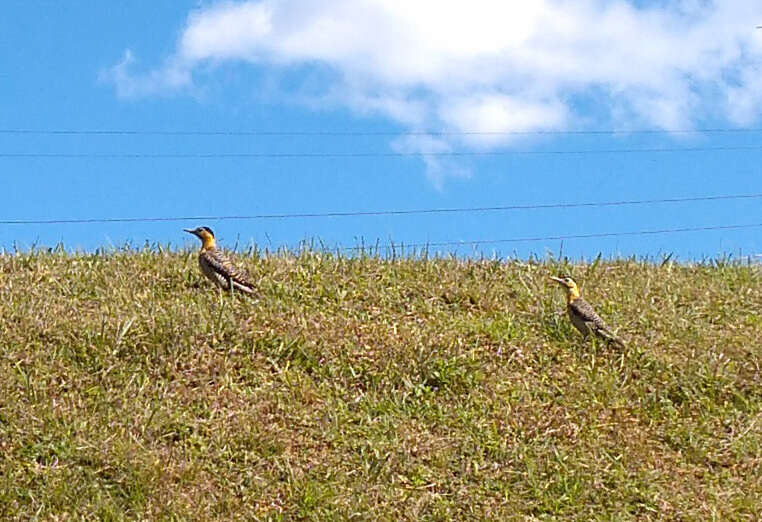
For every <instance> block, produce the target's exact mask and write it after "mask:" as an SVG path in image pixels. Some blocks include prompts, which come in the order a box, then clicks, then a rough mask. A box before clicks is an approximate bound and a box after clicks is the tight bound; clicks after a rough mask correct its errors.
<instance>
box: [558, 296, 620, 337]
mask: <svg viewBox="0 0 762 522" xmlns="http://www.w3.org/2000/svg"><path fill="white" fill-rule="evenodd" d="M569 309H570V310H571V311H572V313H574V314H575V315H576V316H577V317H579V318H580V319H582V320H583V321H584V322H585V323H586V324H587V326H588V328H590V330H592V331H593V332H595V333H596V334H597V335H598V336H600V337H602V338H604V339H608V340H609V341H614V342H616V343H618V344H621V345H622V346H624V343H622V341H621V340H620V339H619V338H617V336H616V335H614V333H613V332H612V331H611V330H610V329H609V327H608V326H606V323H604V322H603V319H601V316H599V315H598V314H597V313H595V310H593V307H592V306H590V304H589V303H588V302H587V301H585V300H584V299H575V300H574V301H572V302H571V303H569Z"/></svg>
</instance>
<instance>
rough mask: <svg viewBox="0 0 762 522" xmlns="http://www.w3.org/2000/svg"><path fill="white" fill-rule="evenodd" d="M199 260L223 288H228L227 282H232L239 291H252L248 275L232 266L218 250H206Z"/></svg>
mask: <svg viewBox="0 0 762 522" xmlns="http://www.w3.org/2000/svg"><path fill="white" fill-rule="evenodd" d="M201 259H202V262H204V263H206V264H207V266H208V267H209V268H210V269H211V270H212V271H213V272H214V274H215V277H216V278H217V280H218V281H220V283H222V284H221V286H223V287H224V288H228V285H229V282H228V281H232V282H233V285H234V286H235V287H236V288H238V289H239V290H244V291H246V290H249V291H251V290H252V289H253V288H252V287H253V285H252V284H251V279H250V278H249V275H248V274H247V273H246V272H245V271H243V270H241V269H240V268H237V267H236V266H235V265H233V263H231V262H230V260H229V259H228V258H227V256H225V254H223V253H222V252H220V251H219V250H207V251H206V252H204V253H203V254H202V258H201Z"/></svg>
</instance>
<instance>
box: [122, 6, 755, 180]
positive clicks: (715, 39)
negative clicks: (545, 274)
mask: <svg viewBox="0 0 762 522" xmlns="http://www.w3.org/2000/svg"><path fill="white" fill-rule="evenodd" d="M639 5H640V6H637V5H635V3H633V2H632V1H627V0H531V1H525V2H520V1H509V0H469V1H466V0H320V1H318V2H316V1H314V0H251V1H238V2H221V3H216V4H213V5H212V6H211V7H207V8H203V9H199V10H196V11H194V12H192V13H191V14H190V15H189V16H188V19H187V23H186V26H185V28H184V29H183V31H182V34H181V36H180V38H179V41H178V43H177V46H176V51H175V53H174V54H173V55H172V56H169V57H167V58H166V60H165V63H164V65H163V66H160V67H158V68H156V69H155V70H153V71H149V72H148V73H144V74H134V73H132V72H131V67H132V57H131V55H130V54H127V55H125V59H124V60H123V61H122V62H120V63H119V64H117V65H116V66H114V67H113V68H112V69H111V70H110V71H109V72H108V74H107V76H109V77H110V79H111V80H112V81H113V82H114V83H115V85H116V86H117V89H118V92H119V94H120V95H122V96H139V95H146V94H150V93H158V92H166V91H175V90H178V89H182V88H187V87H190V86H191V85H192V82H193V81H194V80H193V78H194V74H193V73H194V72H196V71H199V70H203V71H207V73H208V71H210V70H211V71H213V70H214V66H216V65H218V64H220V63H225V62H245V63H250V64H253V65H255V66H257V67H262V68H269V69H274V70H277V69H279V68H283V67H293V66H305V67H310V66H312V65H317V66H320V67H323V68H327V69H328V70H330V71H332V73H333V74H332V75H331V79H330V80H329V81H330V83H331V84H330V85H327V86H326V91H325V92H328V93H330V94H329V96H328V98H329V99H330V100H331V102H332V103H338V104H343V105H346V106H347V107H349V108H351V109H352V110H355V111H357V112H358V113H361V114H367V113H372V114H381V115H383V116H385V117H388V118H391V119H393V120H394V121H396V122H399V123H400V124H401V125H403V126H406V127H407V128H409V129H411V130H421V129H425V128H437V129H444V130H449V131H482V132H484V131H486V132H505V131H509V132H510V131H526V130H552V129H564V128H569V127H577V126H579V125H580V122H590V121H597V122H598V123H601V122H606V121H609V122H610V123H611V124H613V125H618V126H621V127H623V128H632V127H638V126H655V127H660V128H665V129H669V128H681V127H689V126H691V125H695V124H696V123H697V122H698V121H700V120H701V119H704V118H708V117H711V118H717V117H720V118H725V119H727V120H728V121H730V122H732V123H734V124H748V123H749V122H751V121H753V120H755V119H756V118H758V117H759V116H760V113H761V112H762V111H761V110H760V109H761V108H762V88H761V87H762V79H760V78H762V66H761V65H760V64H762V30H755V28H754V27H755V25H756V24H757V23H762V3H760V2H757V1H751V0H716V1H715V2H712V1H710V0H674V1H671V2H669V1H667V2H661V1H659V2H656V1H651V2H644V1H640V2H639ZM586 96H587V97H591V96H592V97H593V99H594V100H596V101H597V102H598V103H595V104H593V105H595V106H596V109H595V110H594V114H591V113H590V110H589V109H587V113H585V112H583V109H581V108H580V106H578V105H575V104H574V103H573V102H572V101H570V100H573V99H575V98H577V97H586ZM323 101H324V100H323ZM588 105H589V104H586V106H588ZM511 139H512V138H511V136H510V135H503V136H496V135H486V136H485V135H482V136H480V137H476V136H473V135H470V136H464V137H461V138H455V137H450V138H447V139H444V138H441V139H439V140H438V141H440V142H442V143H443V144H444V145H445V146H448V147H449V146H450V145H453V144H456V143H457V144H458V145H461V146H481V147H484V146H497V145H501V144H505V143H508V142H510V140H511ZM403 141H404V140H403ZM399 143H401V142H398V143H397V145H398V146H399ZM404 143H405V146H406V147H413V148H415V147H416V143H417V144H418V146H419V150H423V147H424V146H431V145H432V144H431V143H425V142H423V141H421V140H407V141H404ZM461 174H462V173H461Z"/></svg>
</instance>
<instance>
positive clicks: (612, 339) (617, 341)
mask: <svg viewBox="0 0 762 522" xmlns="http://www.w3.org/2000/svg"><path fill="white" fill-rule="evenodd" d="M597 333H598V335H599V336H600V337H601V338H602V339H605V340H606V341H607V342H609V343H611V344H614V345H616V346H618V347H620V348H626V345H625V344H624V341H623V340H622V339H621V338H619V337H617V336H616V335H614V333H613V332H611V331H609V330H607V329H605V328H600V329H599V330H598V331H597Z"/></svg>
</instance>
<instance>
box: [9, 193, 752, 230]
mask: <svg viewBox="0 0 762 522" xmlns="http://www.w3.org/2000/svg"><path fill="white" fill-rule="evenodd" d="M760 198H762V193H759V194H727V195H717V196H696V197H684V198H662V199H639V200H620V201H595V202H581V203H540V204H533V205H505V206H492V207H457V208H428V209H410V210H402V209H399V210H368V211H348V212H340V211H332V212H311V213H293V214H252V215H228V216H174V217H132V218H85V219H19V220H0V225H63V224H89V223H141V222H142V223H148V222H180V221H251V220H259V219H295V218H338V217H362V216H400V215H411V214H455V213H470V212H497V211H518V210H540V209H570V208H594V207H618V206H631V205H654V204H669V203H690V202H702V201H723V200H744V199H760Z"/></svg>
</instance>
